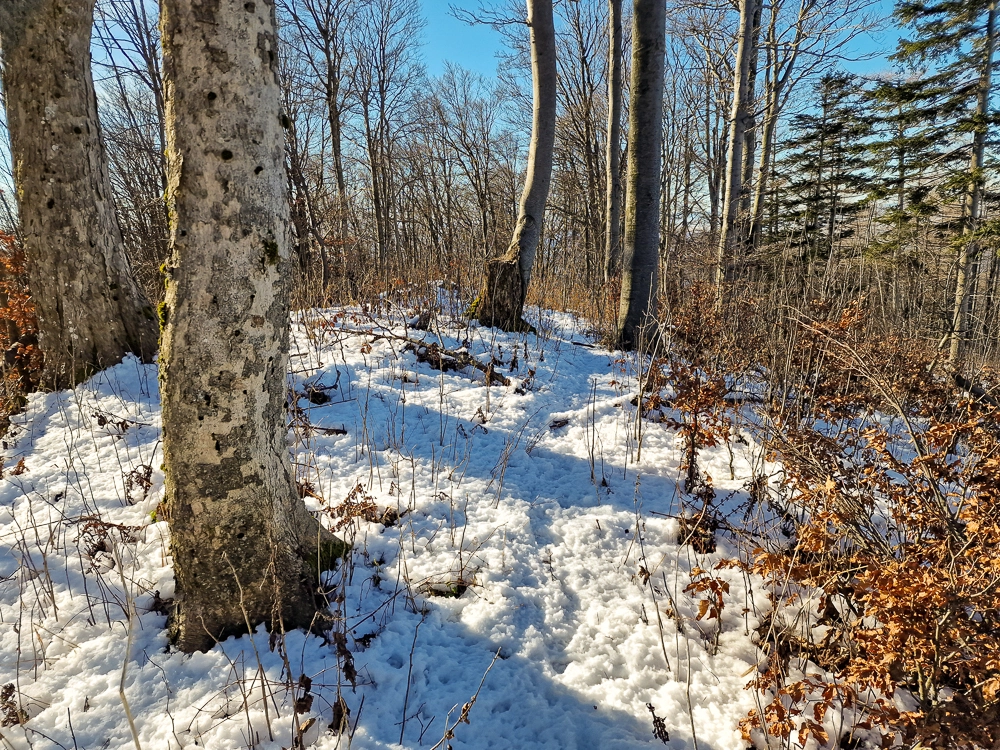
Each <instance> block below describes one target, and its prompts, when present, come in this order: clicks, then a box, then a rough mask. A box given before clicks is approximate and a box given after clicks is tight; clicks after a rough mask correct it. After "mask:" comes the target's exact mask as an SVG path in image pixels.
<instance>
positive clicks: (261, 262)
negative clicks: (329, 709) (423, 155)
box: [160, 0, 337, 651]
mask: <svg viewBox="0 0 1000 750" xmlns="http://www.w3.org/2000/svg"><path fill="white" fill-rule="evenodd" d="M160 23H161V31H162V38H163V52H164V77H165V81H166V116H167V182H168V187H167V191H168V193H167V198H168V206H169V210H170V218H171V227H170V229H171V235H170V244H171V251H172V257H171V260H170V261H169V265H168V268H167V269H166V271H167V293H166V301H165V303H164V305H163V308H162V315H161V317H162V318H163V321H164V323H165V326H164V330H163V344H162V351H161V359H160V367H161V371H160V377H161V384H160V385H161V394H162V399H163V453H164V471H165V475H166V504H167V513H168V518H169V521H170V526H171V548H172V552H173V557H174V569H175V575H176V580H177V593H176V610H175V613H174V617H173V621H172V625H171V629H172V637H173V638H174V640H175V642H176V643H177V645H178V646H179V647H180V648H181V649H182V650H184V651H195V650H200V649H206V648H210V647H211V646H212V644H213V643H214V642H215V641H216V640H221V639H224V638H226V637H227V636H229V635H233V634H238V633H242V632H246V629H247V626H248V625H249V626H250V627H254V626H255V625H257V624H259V623H261V622H264V623H267V624H269V625H271V626H272V627H279V626H280V627H282V628H294V627H304V626H309V625H310V623H312V622H313V621H314V618H315V616H316V612H317V605H318V604H320V605H321V604H322V602H318V601H317V579H318V571H319V570H320V568H322V567H324V564H325V563H327V562H329V561H330V558H331V557H332V553H333V552H334V551H337V543H336V542H335V540H334V539H333V537H332V536H330V535H329V533H328V532H325V531H322V530H321V527H320V526H319V524H318V523H317V522H316V520H315V519H314V518H313V517H312V516H311V515H310V514H309V512H308V511H307V510H306V508H305V506H304V505H303V503H302V501H301V500H300V499H299V497H298V496H297V493H296V489H295V484H294V477H293V474H292V468H291V465H290V460H289V450H288V444H287V442H286V435H287V429H286V421H285V419H286V398H287V391H286V384H285V376H286V371H287V365H288V336H289V283H290V275H289V273H288V270H289V269H288V266H289V254H290V249H289V248H290V224H289V208H288V202H287V183H286V176H285V169H284V166H283V164H284V162H283V140H284V138H283V132H282V124H283V121H284V115H283V114H282V113H281V111H280V102H281V95H280V91H279V87H278V78H277V73H278V62H277V49H276V38H275V14H274V5H273V1H272V0H256V2H247V3H244V2H243V0H217V1H216V2H213V3H198V2H194V1H193V0H163V3H162V16H161V19H160Z"/></svg>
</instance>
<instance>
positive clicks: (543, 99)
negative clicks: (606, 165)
mask: <svg viewBox="0 0 1000 750" xmlns="http://www.w3.org/2000/svg"><path fill="white" fill-rule="evenodd" d="M527 5H528V25H529V26H530V27H531V78H532V96H533V101H534V107H533V115H532V124H531V144H530V146H529V148H528V173H527V177H526V178H525V183H524V192H523V193H522V194H521V203H520V205H519V207H518V215H517V225H516V226H515V227H514V237H513V239H512V240H511V243H510V246H509V247H508V248H507V252H506V253H504V255H503V256H501V257H500V258H495V259H492V260H488V261H486V274H485V279H484V281H483V287H482V291H481V292H480V293H479V299H478V301H477V303H476V309H475V313H474V314H475V316H476V318H478V320H479V322H480V323H482V324H483V325H489V326H497V327H498V328H503V329H505V330H519V329H521V328H523V327H524V322H523V319H522V315H523V312H524V298H525V295H526V294H527V291H528V282H529V281H531V267H532V264H533V263H534V261H535V253H536V251H537V250H538V242H539V238H540V237H541V231H542V220H543V218H544V216H545V202H546V201H547V200H548V195H549V183H550V182H551V180H552V152H553V149H554V147H555V137H556V35H555V25H554V23H553V19H552V0H527Z"/></svg>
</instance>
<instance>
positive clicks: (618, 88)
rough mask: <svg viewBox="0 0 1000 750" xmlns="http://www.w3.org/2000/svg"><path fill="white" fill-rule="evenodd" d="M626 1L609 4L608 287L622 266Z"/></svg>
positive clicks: (606, 256) (606, 275)
mask: <svg viewBox="0 0 1000 750" xmlns="http://www.w3.org/2000/svg"><path fill="white" fill-rule="evenodd" d="M622 46H623V45H622V0H608V142H607V180H608V187H607V202H606V211H605V220H606V226H605V237H604V283H608V281H610V280H611V277H612V276H614V275H615V273H617V272H618V267H619V266H620V265H621V220H622V175H621V153H622V152H621V139H622V67H623V64H624V59H623V57H622V55H623V51H622Z"/></svg>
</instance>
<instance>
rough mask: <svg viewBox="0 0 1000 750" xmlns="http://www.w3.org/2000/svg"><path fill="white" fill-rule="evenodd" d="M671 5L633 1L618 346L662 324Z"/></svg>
mask: <svg viewBox="0 0 1000 750" xmlns="http://www.w3.org/2000/svg"><path fill="white" fill-rule="evenodd" d="M665 53H666V2H665V0H633V3H632V80H631V88H630V92H631V93H630V97H631V104H630V107H629V140H628V150H627V153H626V165H627V169H628V173H627V175H626V186H625V242H624V257H623V259H622V289H621V302H620V306H619V310H618V332H617V338H618V345H619V346H620V347H622V348H626V349H632V348H635V347H636V346H638V345H639V344H640V343H641V341H642V339H643V338H644V337H646V339H647V340H648V335H649V332H650V331H651V329H652V326H653V324H655V320H656V293H657V277H658V273H659V262H660V258H659V246H660V166H661V153H660V151H661V148H662V142H663V68H664V55H665Z"/></svg>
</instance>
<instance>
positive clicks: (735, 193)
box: [715, 0, 759, 287]
mask: <svg viewBox="0 0 1000 750" xmlns="http://www.w3.org/2000/svg"><path fill="white" fill-rule="evenodd" d="M758 1H759V0H740V30H739V39H738V42H737V46H736V67H735V70H734V72H733V107H732V113H731V115H730V119H729V148H728V153H727V154H726V190H725V196H724V198H723V202H722V227H721V231H720V233H719V249H718V259H717V263H716V268H715V282H716V284H719V285H720V287H721V284H722V282H723V281H724V280H725V278H726V263H727V262H728V261H729V260H730V259H731V258H732V257H733V255H734V250H735V248H736V246H737V244H738V238H737V234H738V231H739V230H738V227H737V225H736V220H737V217H738V216H739V209H740V193H741V190H742V188H743V146H744V145H745V138H746V132H747V124H748V122H749V116H750V108H751V102H750V101H749V99H750V67H751V64H750V55H751V53H752V52H754V51H755V49H756V45H755V44H754V43H753V29H754V16H755V14H756V12H757V10H756V6H757V3H758Z"/></svg>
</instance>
